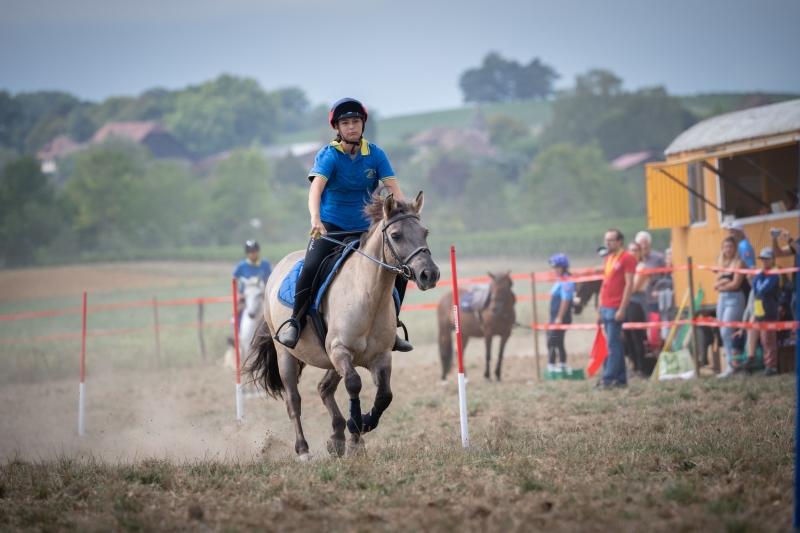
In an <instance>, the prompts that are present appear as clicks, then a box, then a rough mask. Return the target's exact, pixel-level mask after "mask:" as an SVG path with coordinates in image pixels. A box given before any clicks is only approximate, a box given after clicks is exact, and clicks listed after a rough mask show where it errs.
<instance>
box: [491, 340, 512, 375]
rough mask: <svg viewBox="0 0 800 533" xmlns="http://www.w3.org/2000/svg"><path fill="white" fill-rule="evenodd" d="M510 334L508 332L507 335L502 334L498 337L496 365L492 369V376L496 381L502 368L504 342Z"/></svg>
mask: <svg viewBox="0 0 800 533" xmlns="http://www.w3.org/2000/svg"><path fill="white" fill-rule="evenodd" d="M510 336H511V334H510V333H509V334H508V335H503V336H502V337H500V353H499V354H497V366H496V367H495V369H494V377H495V378H496V379H497V381H500V374H501V372H502V368H503V352H505V350H506V343H507V342H508V338H509V337H510Z"/></svg>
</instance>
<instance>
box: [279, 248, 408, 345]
mask: <svg viewBox="0 0 800 533" xmlns="http://www.w3.org/2000/svg"><path fill="white" fill-rule="evenodd" d="M341 235H343V233H340V234H338V235H337V236H341ZM344 235H346V236H345V237H344V238H343V239H342V242H343V243H344V244H342V245H339V246H337V247H336V248H334V250H333V251H332V252H331V253H330V254H328V256H326V257H325V259H323V260H322V262H321V263H320V266H319V269H318V270H317V272H316V274H315V275H314V282H313V283H312V284H311V297H310V298H309V302H310V304H309V308H308V310H307V314H308V317H309V318H310V319H311V323H312V324H313V326H314V331H315V332H316V334H317V337H318V338H319V341H320V343H321V344H322V346H323V348H324V347H325V338H326V337H327V336H328V324H327V323H326V322H325V319H324V317H323V316H322V311H321V307H322V299H323V297H324V296H325V293H326V292H327V290H328V287H330V285H331V283H332V282H333V280H334V278H335V277H336V274H337V273H338V272H339V270H340V269H341V267H342V265H343V264H344V262H345V261H346V260H347V259H348V258H349V257H350V256H351V255H352V254H353V251H354V250H355V249H356V248H358V247H359V245H360V243H361V241H360V238H359V237H360V235H361V233H360V232H358V233H350V234H344ZM304 264H305V260H304V259H300V260H298V261H297V263H295V265H294V266H293V267H292V268H291V270H289V272H288V273H287V274H286V277H285V278H283V280H282V281H281V285H280V287H279V288H278V300H279V301H280V302H281V303H282V304H283V305H285V306H286V307H288V308H290V309H291V308H293V307H294V295H295V288H296V286H297V279H298V278H299V277H300V271H301V270H302V269H303V265H304ZM392 296H393V297H394V305H395V310H396V311H397V312H399V311H400V295H399V294H398V292H397V289H396V288H393V289H392Z"/></svg>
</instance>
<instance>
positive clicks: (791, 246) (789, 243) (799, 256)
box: [770, 228, 800, 319]
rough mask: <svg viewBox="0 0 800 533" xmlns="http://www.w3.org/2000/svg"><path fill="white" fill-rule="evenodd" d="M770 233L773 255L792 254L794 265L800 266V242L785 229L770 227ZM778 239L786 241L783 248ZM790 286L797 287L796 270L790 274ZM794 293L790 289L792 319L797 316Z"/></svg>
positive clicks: (786, 255)
mask: <svg viewBox="0 0 800 533" xmlns="http://www.w3.org/2000/svg"><path fill="white" fill-rule="evenodd" d="M770 234H771V235H772V251H773V252H774V253H775V257H789V256H792V255H793V256H794V266H796V267H800V253H798V249H800V243H798V242H797V239H793V238H792V236H791V235H790V234H789V232H788V231H787V230H785V229H780V228H772V229H771V230H770ZM779 241H786V247H785V248H784V247H783V246H781V244H780V242H779ZM792 287H797V272H795V273H794V274H792ZM795 294H796V291H792V299H791V308H792V313H791V315H792V317H793V318H794V319H797V316H795V314H796V312H797V311H796V310H797V302H796V301H795Z"/></svg>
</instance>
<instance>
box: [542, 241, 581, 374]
mask: <svg viewBox="0 0 800 533" xmlns="http://www.w3.org/2000/svg"><path fill="white" fill-rule="evenodd" d="M548 262H549V264H550V266H551V267H552V268H553V271H554V273H555V275H556V281H555V282H554V283H553V287H552V288H551V289H550V324H571V323H572V299H573V298H574V297H575V282H574V281H571V280H570V273H569V258H568V257H567V256H566V254H555V255H553V256H552V257H550V260H549V261H548ZM565 335H566V331H565V330H563V329H560V330H559V329H552V330H548V331H547V354H548V356H547V357H548V360H547V370H548V371H550V372H566V370H567V350H566V348H565V347H564V337H565ZM556 361H558V362H556Z"/></svg>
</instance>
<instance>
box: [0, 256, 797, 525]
mask: <svg viewBox="0 0 800 533" xmlns="http://www.w3.org/2000/svg"><path fill="white" fill-rule="evenodd" d="M227 267H228V266H227V265H214V266H210V267H203V266H202V265H201V266H198V267H197V269H196V270H195V269H193V271H194V272H197V276H196V277H195V279H194V282H196V283H198V284H203V283H205V284H207V283H208V280H215V279H219V280H222V282H225V280H226V276H228V275H229V273H228V272H227ZM482 267H483V265H481V266H480V267H479V266H475V267H473V268H472V269H471V272H470V274H471V275H474V274H476V273H480V272H481V270H480V268H482ZM104 268H106V267H105V266H103V267H102V268H100V269H98V270H97V272H99V271H100V270H103V269H104ZM126 268H131V269H132V271H134V272H135V273H136V276H133V277H130V278H128V277H124V278H122V279H118V280H117V283H122V282H124V283H125V286H126V287H128V286H136V283H139V282H141V283H143V284H148V283H155V281H153V280H158V283H162V284H169V283H177V284H186V283H187V280H186V279H185V277H184V278H181V277H179V276H175V274H174V272H176V271H180V270H185V265H163V264H147V265H144V266H142V265H139V266H136V267H133V266H130V267H126ZM204 268H205V269H206V270H204ZM112 270H114V271H116V272H117V274H119V273H120V272H124V269H121V268H119V267H118V266H115V267H114V268H112ZM97 272H94V273H93V274H92V276H93V277H92V279H98V278H97V275H98V274H97ZM6 274H7V273H3V274H2V275H0V283H5V284H7V283H9V282H8V281H7V280H5V279H4V278H5V277H6ZM11 274H12V275H16V274H14V273H13V272H12V273H11ZM82 275H85V273H84V274H82ZM109 276H110V274H109ZM148 276H149V278H148ZM148 279H149V280H150V281H147V280H148ZM137 280H140V281H137ZM73 281H74V283H69V284H65V285H69V286H70V287H71V288H70V289H69V290H72V291H73V292H74V291H76V290H78V288H79V287H80V285H81V283H80V279H76V280H73ZM128 283H130V284H131V285H128ZM108 284H109V285H108V288H109V291H113V290H114V287H113V282H112V281H111V280H110V278H109V281H108ZM4 286H6V285H4ZM151 286H152V285H147V287H146V288H148V289H149V288H150V287H151ZM118 287H119V285H118ZM64 290H67V288H66V287H65V289H64ZM70 294H72V293H70ZM27 296H30V297H31V298H33V297H34V296H35V295H30V294H28V295H27ZM27 296H26V295H25V294H21V295H19V297H20V298H22V299H24V298H26V297H27ZM426 316H427V315H426ZM410 322H412V323H413V324H414V326H413V327H412V334H417V333H418V335H419V336H418V337H417V338H419V337H422V338H423V340H422V341H421V342H417V347H416V349H415V350H414V351H413V352H411V353H410V354H396V355H395V357H394V370H393V376H392V386H393V391H394V401H393V403H392V405H391V406H390V407H389V409H388V411H387V412H386V414H385V415H384V417H383V418H382V420H381V423H380V426H379V427H378V428H377V429H376V430H375V431H374V432H373V433H370V434H368V435H366V437H365V440H366V454H365V455H359V456H352V457H345V458H341V459H333V458H330V457H329V456H328V455H327V453H326V451H325V441H326V439H327V437H328V435H329V433H330V419H329V417H328V415H327V412H326V411H325V409H324V407H323V406H322V404H321V402H320V400H319V396H318V394H317V392H316V383H317V382H318V381H319V379H320V378H321V376H322V371H321V370H318V369H313V368H308V369H306V370H305V371H304V374H303V377H302V380H301V389H300V390H301V395H302V398H303V424H304V428H305V431H306V437H307V439H308V441H309V444H310V447H311V454H312V458H311V461H309V462H308V463H299V462H297V460H296V459H295V458H294V451H293V443H294V432H293V428H292V425H291V423H290V421H289V420H288V417H287V416H286V410H285V407H284V405H283V403H282V402H280V401H275V400H272V399H269V398H266V397H265V396H264V395H263V394H256V395H251V396H248V397H247V398H246V399H245V401H244V412H245V421H244V423H243V424H241V425H240V424H237V423H236V421H235V406H234V377H233V375H232V373H231V371H230V370H227V369H225V368H223V367H222V365H221V364H220V361H219V360H220V359H221V355H222V354H221V353H220V354H219V356H218V357H216V358H215V360H214V362H213V363H212V362H209V363H206V364H202V363H200V362H199V361H197V360H195V359H191V361H193V362H192V363H191V364H188V363H186V364H184V363H182V365H183V366H168V365H166V366H165V367H163V368H161V369H159V368H158V367H156V366H154V365H152V364H150V365H147V366H145V367H142V368H140V369H136V366H135V365H132V364H131V360H130V359H123V358H122V357H121V356H117V357H118V358H117V359H115V358H114V357H115V354H114V351H113V349H112V348H113V344H107V345H106V350H109V351H107V352H104V353H102V354H99V353H93V357H95V358H97V357H107V358H109V362H108V364H106V365H104V366H103V368H102V369H97V368H95V367H91V366H90V368H89V373H88V376H87V382H86V393H87V401H86V406H87V417H86V429H87V434H86V435H85V436H84V437H78V436H77V404H78V384H77V379H76V376H72V375H70V376H69V377H68V378H57V379H56V378H46V379H45V378H42V379H35V376H36V374H35V373H33V374H32V376H34V377H33V378H31V379H27V380H26V381H25V382H17V383H11V382H0V530H17V529H22V530H37V531H40V530H82V531H108V530H137V531H142V530H144V531H151V530H173V531H174V530H187V531H198V530H199V531H205V530H209V531H216V530H226V531H227V530H259V531H301V530H302V531H308V530H322V529H324V530H330V531H398V530H400V531H408V530H425V531H452V530H453V529H456V528H458V529H461V530H465V531H481V532H486V531H529V530H532V529H535V530H538V529H546V530H553V531H576V530H580V531H608V530H613V531H642V530H648V531H670V532H673V531H689V530H709V531H778V530H787V529H788V528H789V527H790V523H791V507H792V497H791V494H792V493H791V487H792V471H793V467H792V465H793V416H794V393H793V389H794V379H793V377H792V376H779V377H777V378H772V379H767V378H762V377H758V376H747V377H737V378H735V379H730V380H719V379H714V378H710V377H703V378H701V379H699V380H692V381H690V382H685V383H651V382H648V381H644V380H641V379H635V378H633V379H632V380H631V383H630V386H629V387H628V388H627V389H625V390H611V391H598V390H594V389H593V388H592V382H591V381H588V380H587V381H574V382H551V381H539V380H537V379H536V364H535V359H534V357H533V346H532V341H531V333H530V331H526V330H524V329H518V330H515V332H514V335H513V336H512V339H511V341H510V342H509V346H508V349H507V358H506V361H505V364H504V366H503V377H504V379H503V381H502V382H501V383H497V382H486V381H484V379H483V377H482V374H483V348H482V346H480V343H477V342H474V341H473V342H472V343H470V346H469V348H468V351H467V356H466V362H467V374H468V377H469V378H470V381H469V383H468V385H467V395H468V403H467V409H468V414H469V417H468V420H469V427H470V447H469V449H467V450H462V448H461V445H460V440H459V422H458V420H459V419H458V398H457V389H456V380H455V376H454V375H453V374H451V375H450V377H449V379H448V381H447V382H446V383H445V384H441V383H440V381H439V362H438V349H437V347H436V346H435V345H434V344H432V343H431V342H430V341H425V340H424V339H426V338H427V339H430V337H431V335H430V332H432V331H433V326H432V325H431V324H430V322H431V321H430V320H429V319H426V318H425V317H423V316H422V315H420V316H419V317H417V318H413V319H412V320H410ZM425 328H428V329H429V330H430V331H428V332H427V333H424V331H423V330H425V331H427V330H426V329H425ZM423 333H424V334H423ZM111 340H112V341H113V339H111ZM147 341H148V344H146V346H149V345H150V344H149V341H150V339H147ZM590 341H591V336H590V335H586V334H580V333H578V332H571V333H569V334H568V336H567V348H568V351H569V353H570V360H569V362H570V364H571V365H573V366H574V367H578V368H579V367H583V366H585V364H586V352H587V350H588V345H589V342H590ZM128 342H129V344H130V346H129V348H130V349H131V350H132V353H136V350H137V349H138V348H137V346H139V345H138V344H136V343H135V342H134V340H128ZM187 342H188V341H187ZM541 345H542V346H543V345H544V343H543V341H542V344H541ZM187 346H188V344H187ZM176 349H177V346H176V347H172V348H171V350H172V351H173V352H174V350H176ZM187 349H188V348H187ZM7 355H8V354H3V357H6V356H7ZM22 356H24V354H22V355H20V357H22ZM64 357H74V354H73V353H72V352H69V353H67V354H65V355H64ZM117 361H119V362H120V363H122V362H124V363H125V364H124V365H123V364H117ZM1 362H2V361H0V363H1ZM134 362H135V361H134ZM541 363H542V365H544V363H545V361H544V360H542V361H541ZM362 378H363V381H364V389H363V392H362V405H363V407H364V408H365V409H367V408H369V407H370V406H371V404H372V398H373V397H374V394H375V388H374V386H373V385H372V383H371V382H370V380H369V377H368V374H367V373H366V372H364V371H363V370H362ZM343 389H344V388H343V387H341V389H340V390H339V392H338V394H337V400H338V402H339V405H340V407H342V408H343V409H345V408H346V405H347V402H346V394H345V393H344V390H343Z"/></svg>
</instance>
